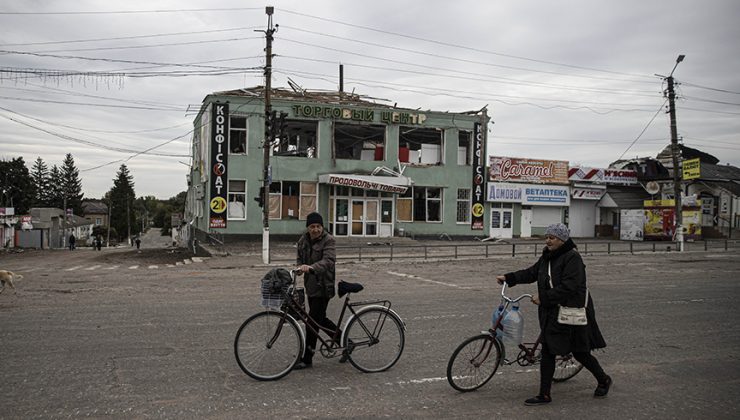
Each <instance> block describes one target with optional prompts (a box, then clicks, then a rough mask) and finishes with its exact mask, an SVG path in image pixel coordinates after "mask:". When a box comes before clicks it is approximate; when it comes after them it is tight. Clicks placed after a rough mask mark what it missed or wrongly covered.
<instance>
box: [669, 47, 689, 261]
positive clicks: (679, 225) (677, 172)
mask: <svg viewBox="0 0 740 420" xmlns="http://www.w3.org/2000/svg"><path fill="white" fill-rule="evenodd" d="M684 57H685V56H684V55H679V56H678V58H677V59H676V65H675V66H673V70H671V74H670V75H669V76H668V77H666V82H667V83H668V107H669V108H668V114H669V115H670V119H671V152H672V153H671V155H672V157H673V197H674V201H675V210H674V212H675V224H674V227H675V229H676V230H675V232H676V245H677V248H678V250H679V251H683V249H684V243H683V212H682V211H681V206H682V203H681V190H682V188H681V178H682V174H681V168H679V154H680V153H681V150H680V148H679V147H678V128H677V127H676V103H675V100H676V92H675V90H674V86H673V84H674V83H673V72H674V71H675V70H676V67H677V66H678V63H680V62H682V61H683V59H684Z"/></svg>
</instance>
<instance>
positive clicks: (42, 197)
mask: <svg viewBox="0 0 740 420" xmlns="http://www.w3.org/2000/svg"><path fill="white" fill-rule="evenodd" d="M31 183H32V184H33V203H32V204H31V207H47V206H48V203H49V167H48V166H46V163H44V160H43V159H41V158H40V157H37V158H36V162H34V163H33V168H32V169H31Z"/></svg>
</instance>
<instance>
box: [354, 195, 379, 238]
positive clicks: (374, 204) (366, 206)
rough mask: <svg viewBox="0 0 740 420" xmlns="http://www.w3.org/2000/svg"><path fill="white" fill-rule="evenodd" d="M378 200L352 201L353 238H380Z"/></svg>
mask: <svg viewBox="0 0 740 420" xmlns="http://www.w3.org/2000/svg"><path fill="white" fill-rule="evenodd" d="M378 207H379V206H378V200H377V199H367V198H361V199H357V198H353V199H352V231H351V236H378Z"/></svg>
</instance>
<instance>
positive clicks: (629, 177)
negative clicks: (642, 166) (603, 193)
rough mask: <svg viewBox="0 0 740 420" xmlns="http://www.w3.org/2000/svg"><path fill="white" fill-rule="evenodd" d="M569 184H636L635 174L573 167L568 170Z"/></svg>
mask: <svg viewBox="0 0 740 420" xmlns="http://www.w3.org/2000/svg"><path fill="white" fill-rule="evenodd" d="M568 179H569V180H570V181H571V182H599V183H604V184H616V185H635V184H637V172H636V171H631V170H623V169H601V168H581V167H578V166H574V167H572V168H570V169H568Z"/></svg>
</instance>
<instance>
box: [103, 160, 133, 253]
mask: <svg viewBox="0 0 740 420" xmlns="http://www.w3.org/2000/svg"><path fill="white" fill-rule="evenodd" d="M107 195H108V205H109V206H111V209H110V214H111V217H110V218H111V220H110V225H111V227H112V228H114V229H115V231H116V232H117V233H118V240H119V241H121V240H123V239H124V238H125V237H126V236H127V235H128V233H129V229H131V230H130V232H131V234H132V235H133V234H136V233H138V232H139V231H140V228H141V227H140V226H137V224H136V220H135V215H136V208H135V207H134V200H135V199H136V193H135V192H134V178H133V176H131V174H130V173H129V171H128V167H127V166H126V164H121V167H120V168H119V169H118V173H117V174H116V177H115V178H114V179H113V188H111V190H110V191H109V192H108V194H107Z"/></svg>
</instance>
